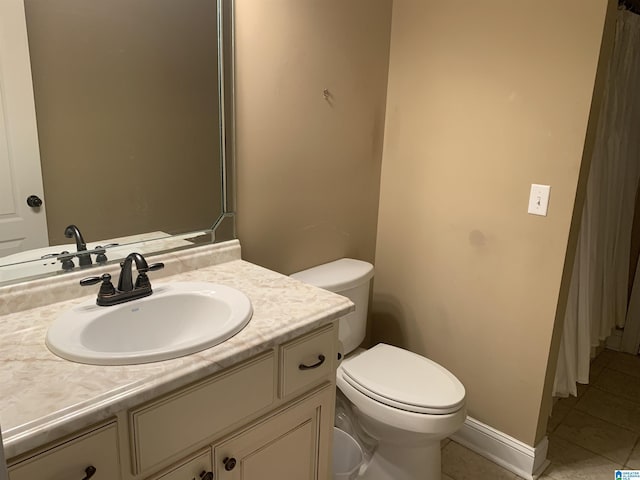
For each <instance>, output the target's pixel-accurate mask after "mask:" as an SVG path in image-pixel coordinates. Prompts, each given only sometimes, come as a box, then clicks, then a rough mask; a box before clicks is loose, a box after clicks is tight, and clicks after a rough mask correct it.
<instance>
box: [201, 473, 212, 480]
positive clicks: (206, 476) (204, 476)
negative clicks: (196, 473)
mask: <svg viewBox="0 0 640 480" xmlns="http://www.w3.org/2000/svg"><path fill="white" fill-rule="evenodd" d="M200 480H213V472H205V471H203V472H202V473H201V474H200Z"/></svg>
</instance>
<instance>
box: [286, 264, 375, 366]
mask: <svg viewBox="0 0 640 480" xmlns="http://www.w3.org/2000/svg"><path fill="white" fill-rule="evenodd" d="M291 277H292V278H295V279H296V280H300V281H301V282H305V283H308V284H310V285H313V286H316V287H319V288H324V289H325V290H329V291H330V292H334V293H337V294H339V295H344V296H345V297H347V298H349V299H350V300H351V301H352V302H353V303H354V304H355V306H356V309H355V311H354V312H351V313H349V314H348V315H345V316H344V317H342V318H341V319H340V322H339V327H338V336H339V338H340V341H341V342H342V344H343V345H344V354H345V355H346V354H347V353H349V352H351V351H353V350H355V349H356V348H358V346H359V345H360V344H361V343H362V341H363V340H364V336H365V333H366V329H367V309H368V305H369V284H370V280H371V278H372V277H373V265H371V264H370V263H368V262H363V261H362V260H354V259H352V258H341V259H340V260H336V261H334V262H329V263H325V264H322V265H318V266H317V267H312V268H309V269H307V270H303V271H301V272H297V273H294V274H293V275H291Z"/></svg>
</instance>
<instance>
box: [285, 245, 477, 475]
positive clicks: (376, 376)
mask: <svg viewBox="0 0 640 480" xmlns="http://www.w3.org/2000/svg"><path fill="white" fill-rule="evenodd" d="M291 276H292V277H293V278H296V279H298V280H300V281H303V282H305V283H309V284H311V285H314V286H317V287H320V288H324V289H326V290H330V291H332V292H335V293H339V294H340V295H344V296H346V297H348V298H349V299H350V300H351V301H352V302H353V303H354V304H355V305H356V310H355V312H352V313H350V314H349V315H347V316H345V317H343V318H341V319H340V323H339V337H340V341H341V342H342V344H343V346H344V354H345V358H344V360H343V361H342V363H341V364H340V366H339V367H338V371H337V372H336V383H337V386H338V389H339V390H340V391H341V392H342V393H343V394H344V396H345V397H346V398H347V399H348V401H349V402H350V407H351V411H352V412H353V415H354V418H353V421H354V423H355V424H357V425H359V427H360V428H361V429H362V430H363V431H364V432H365V433H366V434H367V435H369V436H370V437H372V438H373V439H374V440H375V443H376V444H377V447H376V449H375V451H374V452H373V454H372V456H371V459H370V461H369V463H368V464H367V466H366V467H365V468H363V469H362V470H361V473H360V476H359V477H358V478H360V479H366V480H440V478H441V462H440V440H442V439H443V438H445V437H448V436H449V435H451V434H452V433H454V432H455V431H456V430H458V429H459V428H460V427H461V426H462V424H463V423H464V420H465V418H466V408H465V390H464V386H463V385H462V383H460V381H459V380H458V379H457V378H456V377H455V376H454V375H453V374H451V373H450V372H449V371H447V370H446V369H445V368H443V367H441V366H440V365H438V364H437V363H435V362H433V361H431V360H429V359H427V358H425V357H422V356H420V355H417V354H415V353H411V352H409V351H407V350H403V349H401V348H397V347H393V346H391V345H386V344H384V343H379V344H378V345H376V346H374V347H372V348H370V349H369V350H363V349H358V348H357V347H358V346H359V345H360V343H361V342H362V341H363V339H364V336H365V331H366V322H367V304H368V300H369V283H370V280H371V278H372V277H373V266H372V265H371V264H370V263H367V262H363V261H360V260H353V259H350V258H343V259H340V260H336V261H335V262H330V263H326V264H324V265H319V266H317V267H313V268H310V269H308V270H304V271H302V272H298V273H294V274H293V275H291Z"/></svg>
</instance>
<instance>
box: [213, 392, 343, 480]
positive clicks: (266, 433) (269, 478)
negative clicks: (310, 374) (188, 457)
mask: <svg viewBox="0 0 640 480" xmlns="http://www.w3.org/2000/svg"><path fill="white" fill-rule="evenodd" d="M334 397H335V387H334V386H333V384H327V385H326V386H325V387H323V388H321V389H319V390H316V392H315V393H313V394H311V395H309V396H307V397H304V398H302V399H300V400H299V401H297V402H294V403H293V404H291V405H290V406H288V407H287V408H285V409H284V410H281V411H280V412H278V413H276V414H275V415H273V416H270V417H268V418H267V419H265V420H263V421H260V422H258V423H256V424H254V425H253V426H252V427H250V428H249V429H247V430H243V431H242V432H239V433H238V434H236V435H232V436H231V437H229V438H227V439H226V440H223V441H222V442H220V443H218V444H217V445H214V471H215V478H216V479H217V480H284V479H295V480H320V479H322V480H325V479H327V478H329V477H328V472H329V470H330V468H329V467H330V465H329V460H330V455H329V452H330V447H331V438H332V437H331V433H332V428H333V427H332V425H333V401H334Z"/></svg>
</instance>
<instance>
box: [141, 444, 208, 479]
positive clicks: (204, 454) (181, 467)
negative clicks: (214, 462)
mask: <svg viewBox="0 0 640 480" xmlns="http://www.w3.org/2000/svg"><path fill="white" fill-rule="evenodd" d="M210 471H211V449H210V448H207V449H205V450H201V451H200V452H198V453H196V454H195V455H192V456H191V457H190V458H188V459H186V460H184V461H182V462H180V463H178V464H177V465H174V466H173V467H169V468H168V469H167V470H165V471H164V472H162V473H160V474H158V475H155V476H154V477H153V478H152V479H148V480H201V479H202V478H206V475H207V474H208V473H209V472H210ZM209 475H211V474H209Z"/></svg>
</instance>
